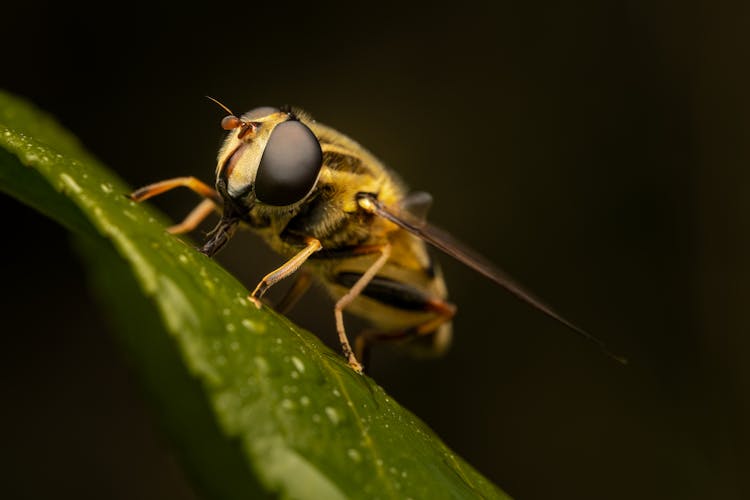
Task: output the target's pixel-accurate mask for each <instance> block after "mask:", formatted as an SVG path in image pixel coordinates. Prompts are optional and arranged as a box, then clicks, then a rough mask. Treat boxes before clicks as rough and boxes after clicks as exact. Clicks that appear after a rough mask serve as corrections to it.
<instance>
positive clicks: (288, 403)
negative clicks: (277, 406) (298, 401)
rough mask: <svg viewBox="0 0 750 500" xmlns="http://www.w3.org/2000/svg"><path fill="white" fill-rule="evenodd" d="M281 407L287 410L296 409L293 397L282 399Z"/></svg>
mask: <svg viewBox="0 0 750 500" xmlns="http://www.w3.org/2000/svg"><path fill="white" fill-rule="evenodd" d="M281 407H282V408H283V409H285V410H293V409H294V401H292V400H291V399H286V398H284V399H282V400H281Z"/></svg>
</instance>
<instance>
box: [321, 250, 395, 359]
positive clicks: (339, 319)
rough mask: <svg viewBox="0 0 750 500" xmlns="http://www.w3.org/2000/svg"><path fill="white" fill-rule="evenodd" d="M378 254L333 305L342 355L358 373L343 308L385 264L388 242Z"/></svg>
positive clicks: (388, 254) (389, 252)
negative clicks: (345, 326) (347, 335)
mask: <svg viewBox="0 0 750 500" xmlns="http://www.w3.org/2000/svg"><path fill="white" fill-rule="evenodd" d="M379 251H380V256H379V257H378V258H377V259H376V260H375V262H373V263H372V265H371V266H370V267H369V268H368V269H367V271H365V273H364V274H363V275H362V276H361V277H360V278H359V280H357V282H356V283H354V286H352V287H351V288H350V289H349V291H348V292H347V293H345V294H344V295H343V296H342V297H341V298H340V299H339V300H338V301H337V302H336V306H335V307H334V314H335V317H336V331H337V332H338V334H339V342H341V349H342V350H343V351H344V356H345V357H346V359H347V361H348V362H349V366H351V367H352V369H353V370H354V371H356V372H358V373H362V371H363V367H362V364H360V362H359V361H358V360H357V357H356V356H355V355H354V352H353V351H352V348H351V346H350V345H349V339H348V338H347V337H346V329H345V328H344V314H343V312H344V308H345V307H346V306H348V305H349V304H351V303H352V301H353V300H354V299H356V298H357V297H358V296H359V294H360V293H362V290H364V289H365V287H367V284H368V283H370V281H372V279H373V278H374V277H375V275H376V274H377V273H378V271H380V269H381V268H382V267H383V266H384V265H385V263H386V261H387V260H388V257H390V256H391V245H390V244H389V243H387V244H385V245H383V246H382V247H380V250H379Z"/></svg>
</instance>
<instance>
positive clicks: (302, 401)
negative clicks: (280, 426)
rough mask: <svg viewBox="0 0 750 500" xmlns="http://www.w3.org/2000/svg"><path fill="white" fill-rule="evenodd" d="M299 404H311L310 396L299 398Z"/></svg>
mask: <svg viewBox="0 0 750 500" xmlns="http://www.w3.org/2000/svg"><path fill="white" fill-rule="evenodd" d="M299 404H301V405H302V406H310V398H308V397H307V396H302V397H301V398H299Z"/></svg>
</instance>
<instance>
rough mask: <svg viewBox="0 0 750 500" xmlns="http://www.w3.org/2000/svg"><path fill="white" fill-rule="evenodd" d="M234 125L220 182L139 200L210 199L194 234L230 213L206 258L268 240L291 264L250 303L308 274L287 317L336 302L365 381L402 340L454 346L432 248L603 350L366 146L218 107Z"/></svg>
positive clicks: (181, 180)
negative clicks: (325, 296) (359, 328)
mask: <svg viewBox="0 0 750 500" xmlns="http://www.w3.org/2000/svg"><path fill="white" fill-rule="evenodd" d="M210 99H211V100H213V101H214V102H216V103H217V104H218V105H219V106H221V107H222V108H223V109H224V110H225V111H226V112H227V113H228V115H227V116H225V117H224V118H223V120H222V121H221V126H222V128H223V129H224V130H226V131H227V136H226V139H225V140H224V144H223V145H222V147H221V148H220V150H219V153H218V158H217V166H216V184H215V188H212V187H210V186H208V185H206V184H204V183H203V182H201V181H200V180H198V179H196V178H194V177H178V178H174V179H169V180H165V181H161V182H156V183H154V184H150V185H148V186H145V187H143V188H141V189H138V190H136V191H135V192H133V193H132V194H131V198H132V199H133V200H136V201H144V200H146V199H148V198H151V197H153V196H156V195H159V194H161V193H164V192H165V191H168V190H171V189H173V188H176V187H186V188H189V189H191V190H193V191H195V192H196V193H197V194H199V195H200V196H201V197H203V198H204V200H203V201H202V202H201V203H200V204H198V205H197V206H196V207H195V209H193V210H192V211H191V212H190V213H189V214H188V216H187V217H186V218H185V219H184V220H183V221H182V222H181V223H179V224H177V225H175V226H173V227H172V228H170V229H169V231H170V232H172V233H175V234H177V233H184V232H188V231H191V230H193V229H195V228H196V227H197V226H198V224H200V223H201V221H203V220H204V219H205V218H206V217H207V216H209V215H210V214H211V213H212V212H214V211H218V212H220V213H221V219H220V221H219V223H218V224H217V226H216V227H215V228H214V229H213V230H212V231H211V232H210V233H209V235H208V239H207V241H206V242H205V244H204V245H203V247H202V248H201V251H202V252H203V253H205V254H206V255H208V256H213V255H214V254H216V252H218V251H219V250H220V249H221V248H222V247H223V246H224V245H225V244H226V243H227V242H228V241H229V239H230V238H231V237H232V235H233V234H234V232H235V230H236V229H237V227H238V225H239V224H241V223H242V224H245V225H247V226H249V227H250V228H251V229H252V230H254V231H255V232H257V233H258V234H259V235H260V236H261V237H262V238H263V239H264V240H265V241H266V243H268V245H269V246H270V247H271V248H272V249H273V250H275V251H276V252H278V253H279V254H281V255H282V256H284V257H285V258H287V259H288V260H287V261H286V262H285V263H284V264H283V265H281V266H280V267H279V268H278V269H276V270H274V271H273V272H271V273H269V274H267V275H266V276H265V277H264V278H263V279H262V280H261V281H260V283H258V285H257V287H256V288H255V289H254V290H253V292H252V293H251V294H250V295H249V300H251V301H252V302H253V303H254V304H255V305H256V306H257V307H260V306H261V302H260V299H261V298H262V297H263V295H264V294H265V293H266V291H267V290H268V289H269V288H270V287H272V286H273V285H274V284H276V283H278V282H279V281H281V280H283V279H284V278H287V277H289V276H291V275H293V274H295V273H297V271H298V270H299V271H300V272H299V273H297V276H298V279H297V281H296V282H295V283H294V284H293V285H292V287H291V288H290V290H289V292H288V293H287V296H286V297H285V298H284V299H283V300H282V305H281V308H286V307H287V306H289V305H291V304H292V303H294V302H295V301H296V299H297V298H299V296H301V295H302V294H303V293H304V292H305V291H306V289H307V288H308V286H309V285H310V283H311V276H315V277H317V278H318V280H319V281H320V282H321V283H322V284H323V285H324V286H325V288H326V289H327V290H328V292H330V294H331V295H332V297H333V298H334V300H335V306H334V315H335V319H336V330H337V333H338V338H339V341H340V343H341V348H342V351H343V354H344V356H345V357H346V359H347V361H348V363H349V366H351V367H352V368H353V369H354V370H355V371H357V372H360V373H361V372H362V371H363V364H362V363H363V360H364V359H365V358H366V356H367V353H368V351H369V347H370V346H371V345H372V344H374V343H377V342H401V343H403V344H404V345H406V346H408V347H409V348H410V349H411V350H412V352H414V353H416V354H440V353H442V352H443V351H445V350H446V349H447V347H448V346H449V344H450V341H451V335H452V332H451V319H452V318H453V316H454V314H455V313H456V307H455V306H454V305H453V304H451V303H450V302H448V298H447V297H448V292H447V288H446V285H445V282H444V280H443V276H442V274H441V271H440V268H439V266H438V265H437V263H436V262H435V261H434V260H433V258H432V256H431V254H430V252H429V251H428V247H427V244H426V243H429V244H431V245H433V246H435V247H437V248H438V249H440V250H442V251H443V252H445V253H447V254H448V255H450V256H452V257H454V258H456V259H457V260H459V261H461V262H463V263H464V264H466V265H468V266H469V267H471V268H472V269H474V270H476V271H478V272H479V273H481V274H483V275H484V276H486V277H487V278H489V279H490V280H492V281H494V282H495V283H497V284H499V285H500V286H502V287H504V288H505V289H507V290H508V291H509V292H511V293H512V294H514V295H515V296H517V297H518V298H520V299H522V300H523V301H525V302H527V303H529V304H530V305H532V306H533V307H535V308H536V309H538V310H540V311H542V312H543V313H545V314H546V315H548V316H550V317H552V318H554V319H555V320H557V321H559V322H560V323H562V324H564V325H565V326H567V327H568V328H570V329H571V330H573V331H574V332H576V333H578V334H579V335H581V336H583V337H585V338H586V339H588V340H590V341H593V342H595V343H596V344H597V345H598V346H599V347H600V348H601V349H602V350H603V351H604V352H605V353H606V354H607V355H609V356H610V357H613V358H615V359H618V360H620V361H624V360H622V358H619V357H616V356H615V355H613V354H611V353H610V352H609V351H608V350H607V349H606V347H605V346H604V344H603V343H602V342H601V341H600V340H599V339H597V338H595V337H593V336H591V335H590V334H588V333H587V332H585V331H584V330H582V329H580V328H579V327H577V326H576V325H574V324H573V323H571V322H569V321H568V320H566V319H565V318H563V317H562V316H560V315H559V314H557V313H556V312H554V311H553V310H552V309H550V308H549V307H548V306H546V305H545V304H544V303H542V302H541V301H540V300H539V299H537V298H536V297H534V296H533V295H532V294H531V293H529V292H527V291H525V290H524V289H523V288H521V287H520V286H519V285H518V284H516V283H515V282H514V281H513V280H511V279H510V278H509V277H508V276H507V275H506V274H505V273H503V272H501V271H500V270H499V269H497V268H496V267H495V266H494V265H492V263H490V262H488V261H487V260H486V259H485V258H483V257H481V256H480V255H478V254H477V253H475V252H474V251H472V250H470V249H469V248H468V247H466V246H465V245H463V244H461V243H459V242H458V241H457V240H455V239H454V238H452V237H451V236H450V235H449V234H447V233H446V232H444V231H442V230H440V229H438V228H437V227H435V226H433V225H430V224H429V223H427V222H426V220H425V215H426V212H427V209H428V208H429V206H430V204H431V201H432V198H431V197H430V196H429V195H428V194H427V193H422V192H416V193H409V192H407V190H406V188H405V186H404V185H403V184H402V182H401V181H400V180H399V179H398V178H397V177H396V175H395V174H394V173H393V172H391V171H390V170H389V169H387V168H386V167H385V166H384V165H383V164H382V163H381V162H380V161H379V160H378V159H377V158H375V157H374V156H373V155H372V154H371V153H370V152H368V151H367V150H366V149H364V148H363V147H362V146H360V145H359V144H358V143H357V142H355V141H354V140H352V139H350V138H349V137H347V136H345V135H344V134H342V133H340V132H337V131H336V130H334V129H332V128H330V127H327V126H325V125H322V124H320V123H318V122H316V121H314V120H313V119H312V118H311V117H310V116H309V115H308V114H307V113H305V112H304V111H302V110H299V109H296V108H291V107H281V108H273V107H260V108H256V109H253V110H251V111H249V112H247V113H245V114H243V115H241V116H239V117H238V116H236V115H235V114H234V113H232V111H231V110H229V108H227V107H226V106H224V105H223V104H221V103H220V102H218V101H216V100H215V99H213V98H210ZM344 310H346V311H348V312H351V313H354V314H356V315H359V316H362V317H364V318H365V319H367V320H369V321H370V322H371V323H372V324H373V325H374V329H373V330H367V331H365V332H363V333H361V334H360V335H359V336H358V337H357V338H356V342H355V344H354V347H353V348H352V346H351V344H350V342H349V338H348V336H347V333H346V329H345V327H344V318H343V312H344Z"/></svg>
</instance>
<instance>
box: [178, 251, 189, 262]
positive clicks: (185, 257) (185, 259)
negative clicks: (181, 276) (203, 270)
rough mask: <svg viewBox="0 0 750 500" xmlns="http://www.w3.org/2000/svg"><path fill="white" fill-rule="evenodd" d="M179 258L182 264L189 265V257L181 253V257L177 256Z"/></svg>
mask: <svg viewBox="0 0 750 500" xmlns="http://www.w3.org/2000/svg"><path fill="white" fill-rule="evenodd" d="M177 258H178V259H179V260H180V262H182V263H183V264H187V263H188V258H187V255H185V254H184V253H181V254H180V255H178V256H177Z"/></svg>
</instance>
